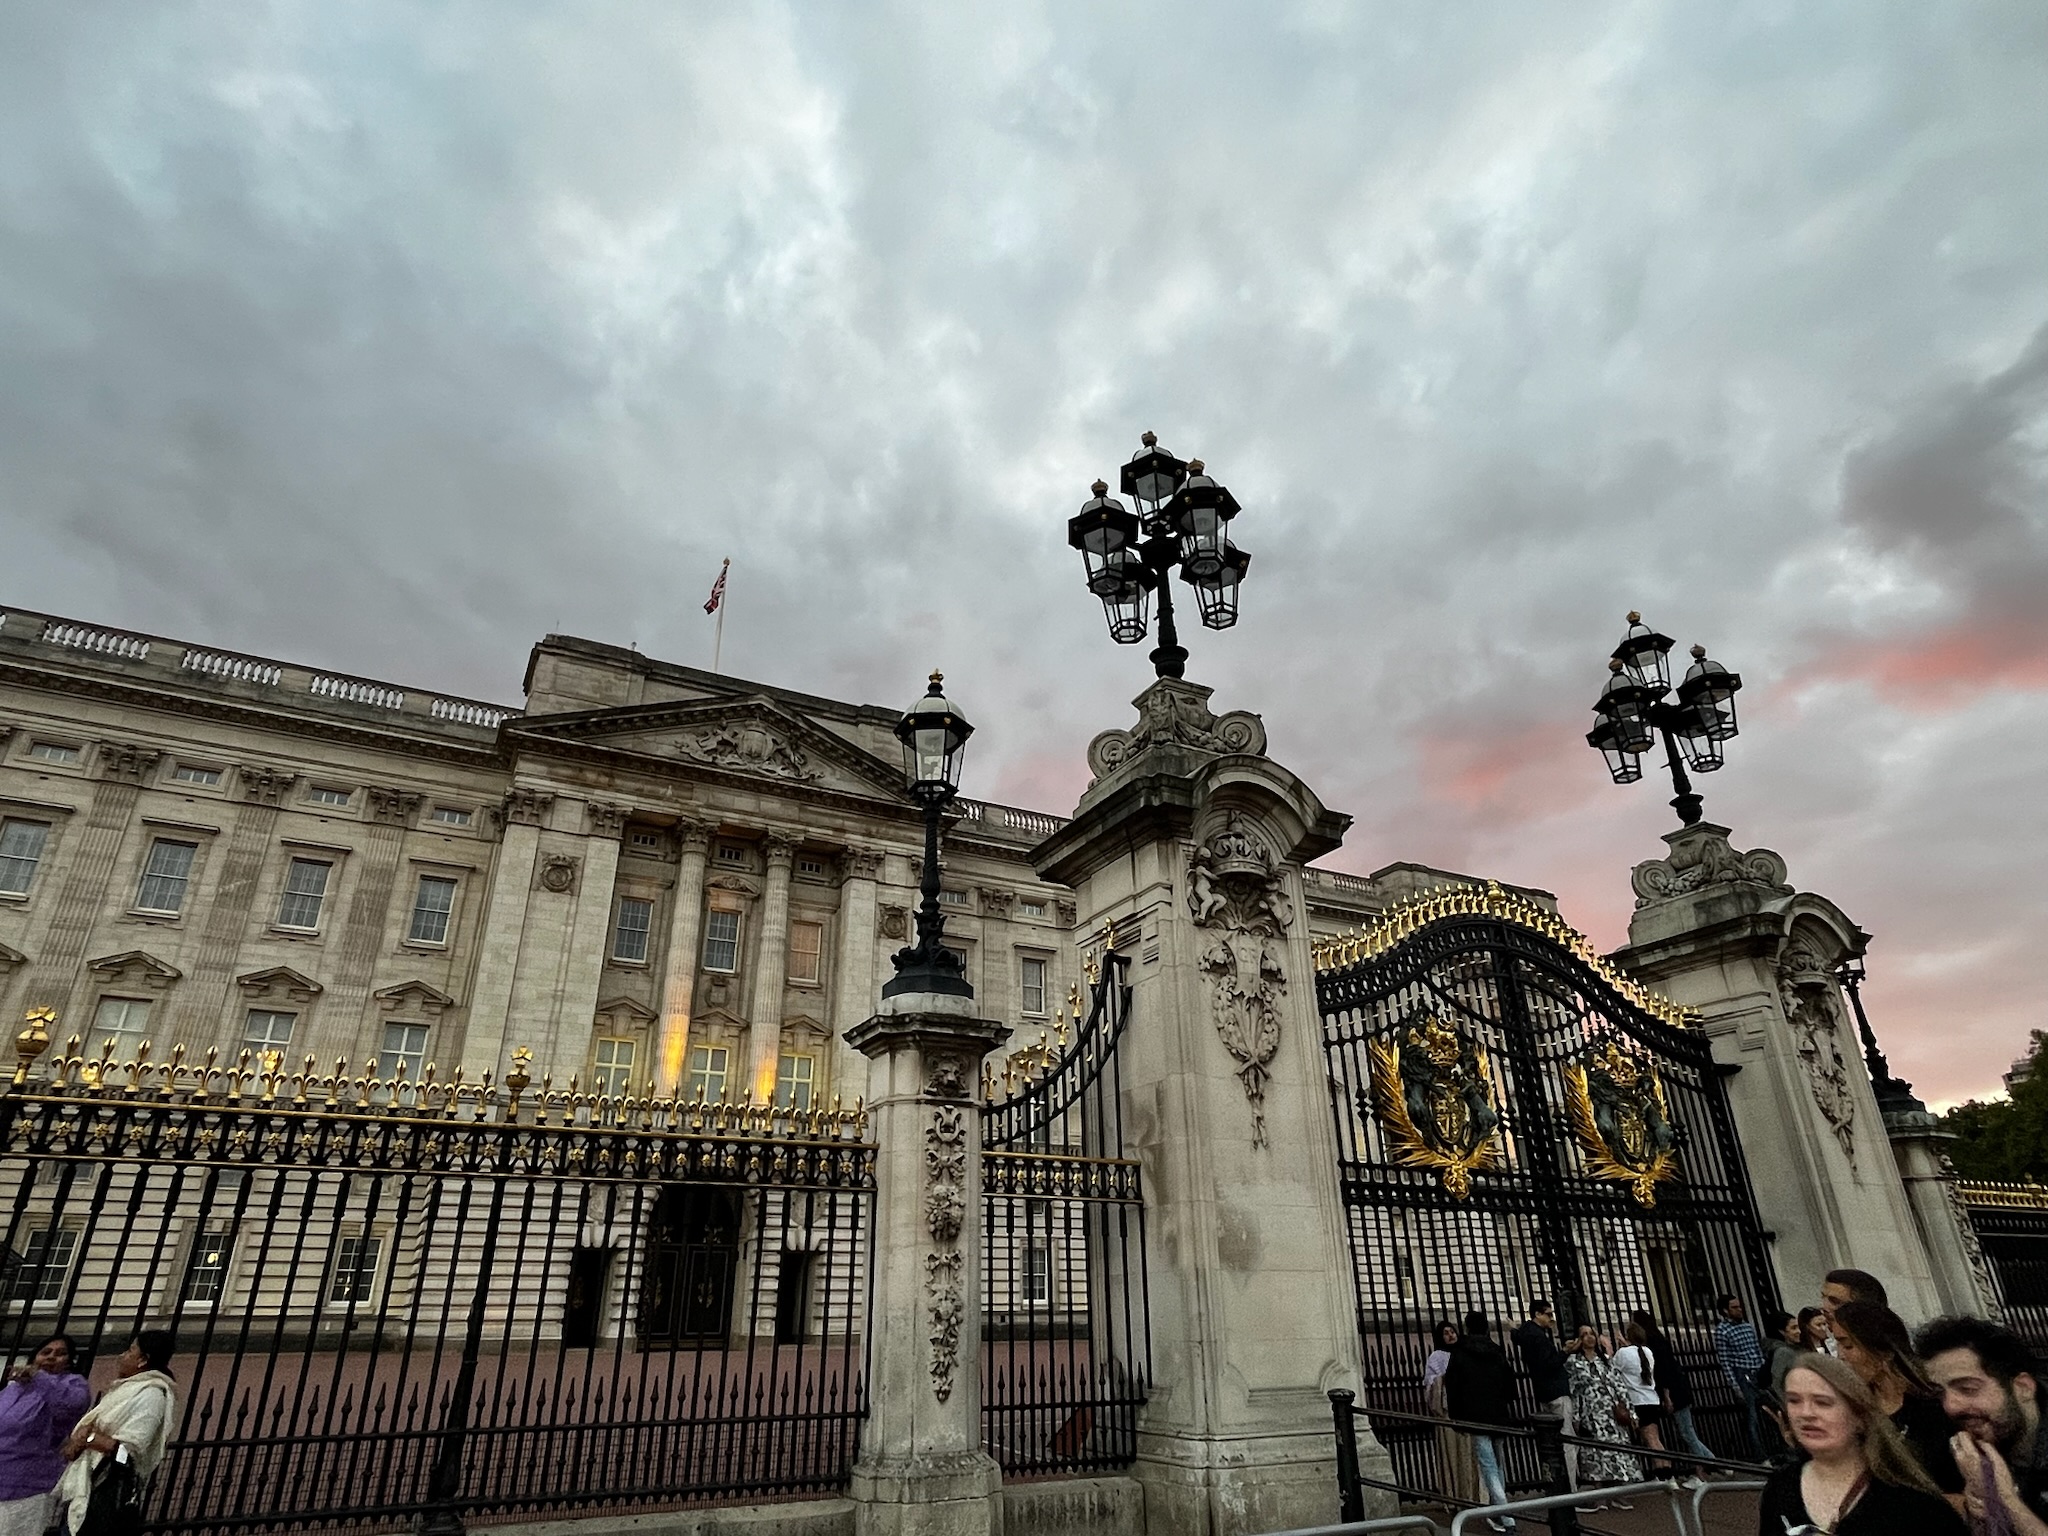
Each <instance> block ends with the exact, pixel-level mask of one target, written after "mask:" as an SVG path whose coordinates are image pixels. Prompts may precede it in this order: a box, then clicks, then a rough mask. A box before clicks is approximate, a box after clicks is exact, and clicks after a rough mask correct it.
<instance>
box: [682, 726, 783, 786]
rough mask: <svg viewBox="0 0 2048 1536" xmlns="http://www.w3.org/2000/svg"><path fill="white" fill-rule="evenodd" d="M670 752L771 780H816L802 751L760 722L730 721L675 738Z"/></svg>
mask: <svg viewBox="0 0 2048 1536" xmlns="http://www.w3.org/2000/svg"><path fill="white" fill-rule="evenodd" d="M672 750H673V751H674V752H675V754H676V755H677V756H678V757H685V758H688V759H690V760H691V761H692V762H698V763H708V764H710V765H711V766H712V767H714V768H731V769H734V770H736V771H737V772H740V773H759V774H765V775H766V776H767V777H769V778H771V779H793V780H795V781H797V782H799V783H809V782H810V781H811V780H813V779H815V778H817V777H818V771H817V769H815V768H813V767H812V766H811V763H810V758H809V757H808V756H807V755H806V754H805V753H804V750H803V748H801V747H799V746H797V745H796V743H795V742H793V741H791V740H789V739H788V738H787V737H786V736H785V735H783V733H781V732H780V731H776V730H774V729H772V728H770V727H769V726H768V725H767V724H765V723H764V722H762V721H759V720H732V721H727V722H726V723H724V724H722V725H715V726H711V727H709V728H707V729H704V730H700V731H689V732H686V733H684V734H683V735H682V736H680V737H678V738H677V739H676V741H675V744H674V746H673V748H672Z"/></svg>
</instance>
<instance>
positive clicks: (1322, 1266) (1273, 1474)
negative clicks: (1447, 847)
mask: <svg viewBox="0 0 2048 1536" xmlns="http://www.w3.org/2000/svg"><path fill="white" fill-rule="evenodd" d="M1209 692H1210V690H1209V689H1207V688H1202V687H1198V686H1196V685H1193V684H1189V683H1184V682H1179V681H1161V682H1159V683H1156V684H1154V685H1153V686H1152V687H1151V688H1149V689H1147V690H1146V691H1145V693H1143V694H1141V695H1140V696H1139V698H1138V700H1137V705H1138V710H1139V715H1140V723H1139V726H1138V728H1137V729H1136V730H1133V731H1110V732H1105V733H1104V734H1103V735H1101V736H1098V737H1097V738H1096V739H1095V741H1094V742H1093V743H1092V744H1091V745H1090V747H1089V765H1090V767H1091V768H1092V769H1093V770H1094V772H1095V774H1096V778H1095V781H1094V783H1093V784H1091V785H1090V787H1089V789H1088V791H1087V793H1086V794H1084V795H1083V796H1082V798H1081V803H1080V806H1079V808H1078V809H1077V811H1076V813H1075V817H1074V820H1073V821H1072V822H1070V823H1069V824H1068V825H1067V826H1066V827H1064V828H1062V829H1060V830H1059V831H1057V832H1055V833H1054V834H1053V835H1052V836H1050V837H1048V838H1047V839H1046V841H1045V842H1043V843H1041V844H1040V845H1039V846H1038V847H1037V848H1036V849H1035V850H1034V851H1033V853H1032V860H1033V863H1034V864H1035V865H1036V866H1037V868H1038V871H1039V873H1040V874H1041V875H1042V876H1044V877H1045V878H1046V879H1048V880H1052V881H1055V882H1057V883H1059V884H1062V885H1068V886H1071V887H1073V889H1074V891H1075V895H1076V901H1077V905H1078V908H1079V911H1078V913H1077V915H1078V917H1079V919H1080V931H1081V932H1083V933H1093V932H1097V931H1099V930H1100V929H1101V928H1102V927H1103V925H1104V924H1105V923H1113V924H1114V925H1115V928H1116V932H1117V935H1118V940H1119V947H1120V948H1122V949H1124V950H1125V951H1126V952H1127V953H1129V954H1131V955H1132V956H1133V957H1134V963H1133V965H1132V967H1131V984H1132V990H1133V1000H1132V1013H1131V1023H1130V1027H1129V1029H1128V1030H1127V1031H1126V1032H1125V1034H1124V1037H1123V1042H1122V1044H1121V1045H1120V1047H1119V1050H1120V1051H1121V1053H1122V1060H1121V1073H1120V1075H1121V1078H1122V1082H1123V1123H1124V1126H1125V1128H1126V1137H1127V1145H1126V1152H1127V1155H1129V1156H1133V1157H1135V1158H1137V1160H1138V1161H1139V1163H1140V1165H1141V1166H1142V1168H1143V1172H1144V1186H1145V1192H1146V1220H1145V1227H1146V1234H1147V1251H1148V1264H1149V1277H1150V1289H1151V1332H1152V1360H1153V1382H1152V1386H1151V1389H1150V1392H1149V1394H1148V1399H1147V1402H1146V1404H1145V1407H1144V1408H1143V1409H1142V1410H1141V1411H1140V1413H1139V1416H1138V1459H1137V1462H1136V1464H1135V1465H1134V1466H1133V1467H1132V1476H1134V1477H1136V1478H1137V1479H1138V1480H1139V1481H1140V1482H1142V1483H1143V1484H1144V1485H1145V1519H1146V1528H1147V1530H1148V1531H1150V1532H1152V1533H1155V1536H1167V1533H1179V1532H1185V1531H1201V1532H1204V1533H1206V1536H1241V1533H1249V1532H1257V1531H1269V1530H1282V1529H1287V1528H1290V1527H1302V1526H1316V1525H1322V1524H1327V1523H1329V1522H1332V1521H1334V1520H1335V1519H1336V1518H1337V1467H1336V1448H1335V1441H1334V1436H1333V1433H1332V1430H1331V1421H1330V1406H1329V1401H1328V1398H1327V1396H1326V1394H1327V1393H1328V1392H1329V1391H1330V1390H1331V1389H1332V1388H1337V1387H1344V1388H1348V1389H1350V1390H1352V1391H1354V1392H1355V1391H1357V1390H1358V1387H1359V1384H1360V1371H1359V1341H1358V1325H1357V1300H1356V1294H1357V1293H1356V1288H1355V1284H1354V1280H1353V1275H1352V1261H1351V1256H1350V1254H1349V1252H1348V1251H1347V1249H1346V1244H1345V1237H1344V1231H1345V1228H1344V1211H1343V1204H1342V1198H1341V1191H1340V1187H1339V1184H1338V1177H1337V1158H1336V1145H1335V1138H1334V1135H1333V1133H1332V1129H1331V1117H1330V1101H1329V1088H1328V1081H1329V1070H1328V1067H1327V1065H1326V1063H1325V1061H1324V1057H1323V1045H1322V1029H1321V1022H1320V1019H1319V1017H1318V1015H1317V1009H1316V1002H1315V977H1314V972H1313V969H1312V962H1311V960H1310V956H1309V945H1308V934H1307V928H1308V918H1307V908H1306V906H1305V904H1304V901H1303V897H1302V880H1301V868H1300V866H1301V864H1302V863H1303V862H1305V861H1306V860H1308V859H1312V858H1315V857H1317V856H1319V855H1321V854H1323V853H1327V852H1328V851H1330V850H1331V849H1332V848H1334V847H1336V846H1337V844H1338V843H1339V841H1340V840H1341V839H1342V836H1343V833H1344V829H1345V827H1346V826H1347V825H1348V824H1349V818H1348V817H1345V816H1342V815H1339V814H1336V813H1334V812H1331V811H1327V810H1325V809H1324V808H1323V806H1322V805H1321V803H1320V802H1319V801H1318V800H1317V799H1316V797H1315V795H1314V794H1313V793H1311V792H1310V791H1309V789H1308V787H1307V786H1306V785H1304V784H1303V783H1302V782H1301V781H1300V780H1299V779H1297V778H1296V777H1295V776H1294V775H1293V774H1291V773H1289V772H1288V771H1287V770H1286V769H1284V768H1282V767H1281V766H1280V765H1279V764H1277V763H1275V762H1273V761H1272V760H1271V759H1270V758H1268V757H1267V756H1266V755H1265V731H1264V728H1263V727H1262V726H1261V725H1260V723H1259V720H1258V718H1257V717H1256V716H1254V715H1249V714H1244V713H1237V714H1231V715H1225V716H1223V717H1221V718H1220V719H1219V718H1218V717H1217V716H1215V715H1213V714H1212V713H1211V712H1210V710H1209V708H1208V697H1209ZM1360 1450H1361V1453H1362V1454H1363V1455H1364V1456H1365V1457H1367V1458H1368V1459H1369V1465H1368V1467H1367V1473H1368V1475H1370V1476H1381V1477H1389V1476H1391V1470H1390V1468H1389V1466H1388V1464H1387V1462H1386V1460H1385V1456H1384V1453H1383V1452H1381V1451H1379V1450H1378V1448H1377V1447H1376V1445H1375V1444H1374V1443H1373V1442H1372V1441H1371V1440H1370V1438H1369V1437H1368V1438H1367V1439H1366V1443H1365V1444H1363V1445H1362V1446H1361V1447H1360ZM1389 1512H1391V1511H1389Z"/></svg>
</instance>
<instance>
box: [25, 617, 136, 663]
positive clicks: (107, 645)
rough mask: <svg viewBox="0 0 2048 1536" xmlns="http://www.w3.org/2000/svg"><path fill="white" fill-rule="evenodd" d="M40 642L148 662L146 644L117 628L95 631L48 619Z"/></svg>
mask: <svg viewBox="0 0 2048 1536" xmlns="http://www.w3.org/2000/svg"><path fill="white" fill-rule="evenodd" d="M43 640H44V642H45V643H46V644H49V645H61V646H64V647H66V648H67V649H69V650H74V651H91V652H92V653H93V654H94V655H97V656H112V657H114V658H115V659H116V660H119V661H147V660H148V659H149V642H148V641H147V640H145V639H143V638H142V637H141V636H140V635H124V634H122V633H121V632H120V631H119V630H117V629H94V628H92V627H91V626H90V625H86V624H67V623H65V622H64V621H63V620H62V619H51V620H50V621H49V622H48V623H47V624H45V625H44V626H43Z"/></svg>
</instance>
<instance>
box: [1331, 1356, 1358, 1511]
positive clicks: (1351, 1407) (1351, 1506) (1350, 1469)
mask: <svg viewBox="0 0 2048 1536" xmlns="http://www.w3.org/2000/svg"><path fill="white" fill-rule="evenodd" d="M1330 1417H1331V1418H1333V1419H1335V1420H1336V1422H1337V1520H1338V1522H1339V1523H1340V1524H1348V1523H1350V1522H1351V1521H1354V1520H1363V1519H1364V1518H1365V1484H1364V1483H1362V1482H1361V1481H1359V1477H1358V1394H1357V1393H1355V1392H1348V1391H1346V1390H1345V1389H1344V1388H1342V1387H1336V1388H1333V1389H1332V1390H1331V1392H1330Z"/></svg>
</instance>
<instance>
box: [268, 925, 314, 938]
mask: <svg viewBox="0 0 2048 1536" xmlns="http://www.w3.org/2000/svg"><path fill="white" fill-rule="evenodd" d="M270 932H272V933H274V934H276V935H277V936H278V937H279V938H281V939H317V938H319V937H320V930H319V929H318V928H291V927H287V926H286V925H285V924H283V923H272V924H271V925H270Z"/></svg>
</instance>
